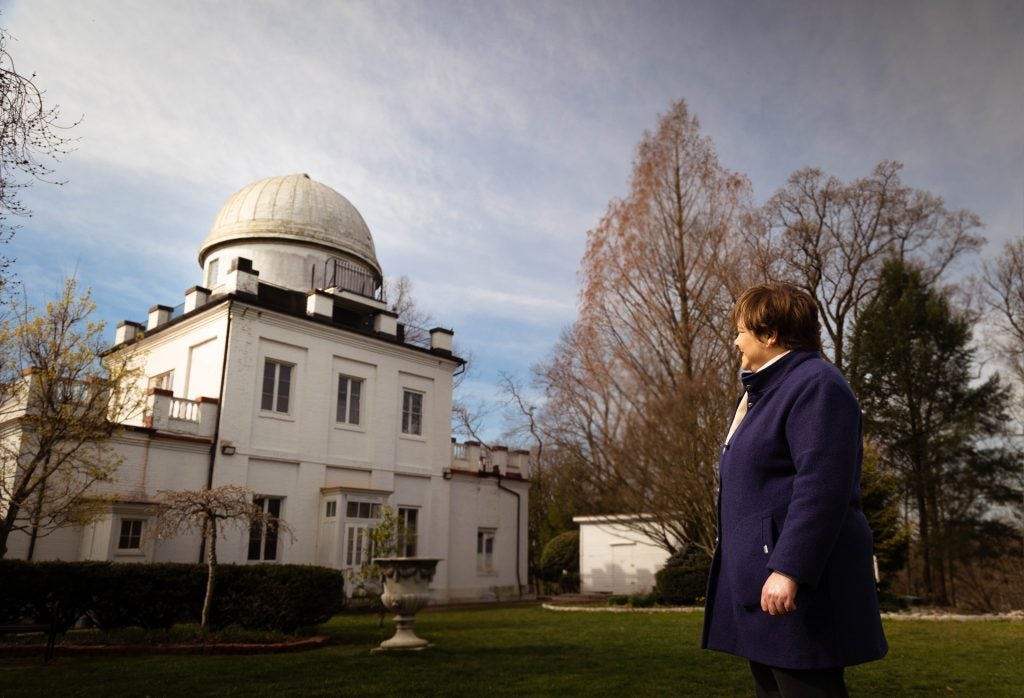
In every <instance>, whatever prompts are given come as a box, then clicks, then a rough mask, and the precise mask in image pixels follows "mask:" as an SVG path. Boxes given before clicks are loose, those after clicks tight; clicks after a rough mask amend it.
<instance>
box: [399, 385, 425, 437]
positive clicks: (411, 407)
mask: <svg viewBox="0 0 1024 698" xmlns="http://www.w3.org/2000/svg"><path fill="white" fill-rule="evenodd" d="M402 433H403V434H416V435H417V436H418V435H420V434H422V433H423V393H414V392H413V391H411V390H405V391H403V392H402Z"/></svg>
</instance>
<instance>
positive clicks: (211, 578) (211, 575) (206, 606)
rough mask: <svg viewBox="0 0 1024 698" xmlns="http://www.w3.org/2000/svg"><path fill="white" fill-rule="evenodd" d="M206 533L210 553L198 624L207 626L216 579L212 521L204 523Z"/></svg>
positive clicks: (215, 546)
mask: <svg viewBox="0 0 1024 698" xmlns="http://www.w3.org/2000/svg"><path fill="white" fill-rule="evenodd" d="M206 534H207V538H208V539H209V541H210V554H209V555H208V556H207V558H206V597H205V598H204V599H203V617H202V620H201V622H200V625H201V626H202V627H203V628H207V627H209V623H210V604H211V603H212V602H213V586H214V584H215V583H216V580H217V525H216V523H214V522H213V521H209V522H208V523H207V524H206Z"/></svg>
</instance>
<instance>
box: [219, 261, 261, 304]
mask: <svg viewBox="0 0 1024 698" xmlns="http://www.w3.org/2000/svg"><path fill="white" fill-rule="evenodd" d="M259 285H260V273H259V272H258V271H256V270H255V269H253V268H252V260H251V259H246V258H245V257H235V259H233V260H232V261H231V268H230V269H229V270H228V275H227V277H226V278H225V279H224V291H225V293H249V294H251V295H254V296H255V295H256V294H257V292H258V291H259Z"/></svg>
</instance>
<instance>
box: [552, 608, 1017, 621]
mask: <svg viewBox="0 0 1024 698" xmlns="http://www.w3.org/2000/svg"><path fill="white" fill-rule="evenodd" d="M541 608H544V609H546V610H548V611H575V612H579V613H694V612H696V611H703V610H704V607H703V606H669V607H653V608H633V607H630V606H560V605H558V604H551V603H545V604H541ZM882 618H885V619H886V620H946V621H961V622H964V621H995V620H1010V621H1024V610H1020V611H1009V612H1008V613H983V614H982V613H979V614H970V613H943V612H941V611H910V612H906V613H883V614H882Z"/></svg>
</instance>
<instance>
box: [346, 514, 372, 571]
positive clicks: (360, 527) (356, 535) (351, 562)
mask: <svg viewBox="0 0 1024 698" xmlns="http://www.w3.org/2000/svg"><path fill="white" fill-rule="evenodd" d="M371 528H372V526H368V525H366V524H349V525H348V526H346V527H345V566H346V567H360V566H362V565H366V564H369V563H370V560H372V559H373V541H372V540H371V538H370V529H371Z"/></svg>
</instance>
